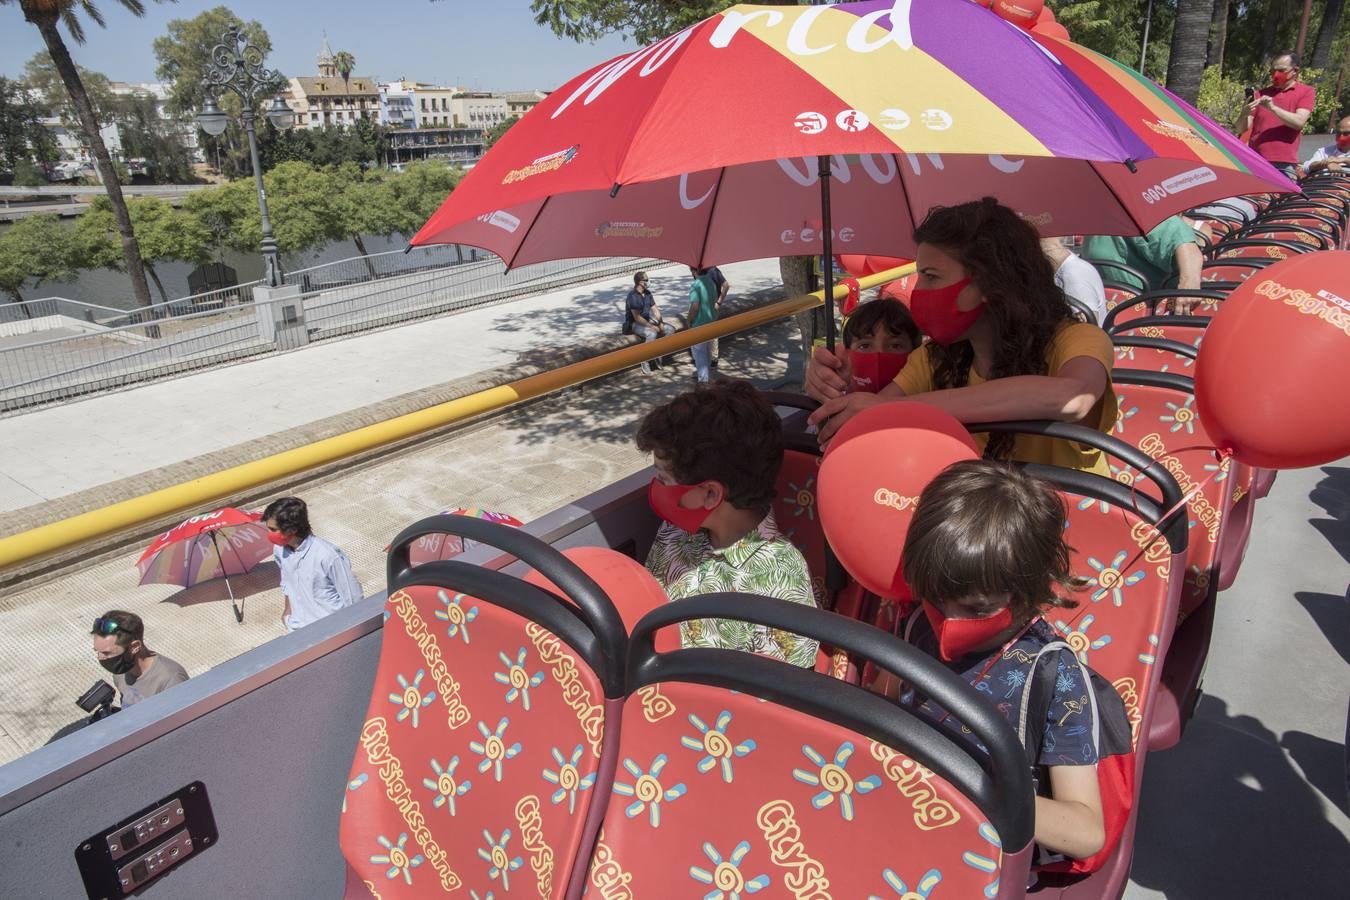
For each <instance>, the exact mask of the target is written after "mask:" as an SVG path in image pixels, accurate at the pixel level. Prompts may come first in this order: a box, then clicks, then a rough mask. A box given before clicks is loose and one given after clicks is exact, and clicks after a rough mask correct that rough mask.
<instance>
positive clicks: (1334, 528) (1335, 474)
mask: <svg viewBox="0 0 1350 900" xmlns="http://www.w3.org/2000/svg"><path fill="white" fill-rule="evenodd" d="M1322 472H1323V473H1325V474H1326V476H1327V477H1326V478H1323V479H1322V480H1321V481H1319V482H1318V483H1317V486H1316V487H1314V488H1313V489H1312V493H1310V494H1309V495H1308V498H1309V499H1310V500H1312V502H1314V503H1316V504H1317V505H1318V506H1320V507H1322V508H1323V509H1325V510H1326V511H1327V513H1328V515H1330V516H1331V518H1329V519H1309V520H1308V521H1309V523H1310V524H1311V525H1312V526H1313V527H1314V528H1316V529H1317V530H1318V531H1319V532H1320V533H1321V535H1322V536H1323V537H1324V538H1326V539H1327V542H1328V543H1330V544H1331V546H1332V547H1334V548H1336V552H1337V553H1339V554H1340V555H1341V557H1342V558H1343V559H1344V560H1345V561H1346V562H1350V469H1347V468H1345V467H1343V466H1324V467H1323V468H1322Z"/></svg>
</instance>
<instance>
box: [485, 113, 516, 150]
mask: <svg viewBox="0 0 1350 900" xmlns="http://www.w3.org/2000/svg"><path fill="white" fill-rule="evenodd" d="M519 121H520V116H512V117H511V118H509V119H506V120H505V121H502V122H498V123H497V124H496V125H493V126H492V127H491V128H489V129H488V131H487V134H485V135H483V151H484V152H486V151H488V150H489V149H491V148H492V145H493V144H495V143H497V142H498V141H500V140H501V139H502V135H504V134H506V132H508V131H510V130H511V126H512V125H514V124H516V123H517V122H519Z"/></svg>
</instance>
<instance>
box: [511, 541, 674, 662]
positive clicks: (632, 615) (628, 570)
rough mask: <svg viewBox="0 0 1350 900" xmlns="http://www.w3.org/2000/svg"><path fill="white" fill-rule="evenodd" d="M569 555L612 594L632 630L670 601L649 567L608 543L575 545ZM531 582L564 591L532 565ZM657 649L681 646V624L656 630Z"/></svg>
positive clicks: (560, 595) (611, 596)
mask: <svg viewBox="0 0 1350 900" xmlns="http://www.w3.org/2000/svg"><path fill="white" fill-rule="evenodd" d="M562 553H563V556H566V557H567V558H568V559H570V560H571V561H572V562H574V563H576V564H577V565H578V566H579V567H580V568H581V570H582V571H583V572H585V573H586V574H587V575H589V576H591V578H593V579H595V583H596V584H598V585H600V589H601V590H603V591H604V592H605V593H606V594H608V595H609V597H610V599H611V600H613V601H614V605H615V607H616V608H617V609H618V610H619V617H620V618H621V619H623V624H624V626H625V627H626V628H627V629H628V630H629V631H630V632H631V631H632V630H633V626H634V625H636V624H637V622H638V619H641V618H642V617H643V616H645V615H646V614H647V613H649V612H651V611H652V610H653V609H656V608H657V607H660V606H662V605H664V604H666V603H669V602H670V598H669V597H668V596H666V591H665V589H664V588H663V587H661V583H660V582H659V581H657V580H656V578H655V577H654V576H653V575H652V573H651V572H649V571H647V567H646V566H644V565H642V563H640V562H638V561H637V560H635V559H633V558H631V557H629V556H625V555H624V554H622V553H620V552H619V551H617V550H611V549H609V548H608V547H572V548H570V549H567V550H564V551H563V552H562ZM525 580H526V581H528V582H529V583H530V584H533V585H535V586H537V587H541V588H543V589H544V590H546V591H552V592H553V593H555V594H557V595H558V596H559V597H562V596H563V593H562V591H560V590H558V588H557V586H556V585H554V583H553V582H552V581H550V580H549V579H547V578H545V577H544V576H543V575H540V574H539V573H538V572H536V571H534V570H533V569H531V570H530V571H529V572H527V573H526V574H525ZM656 649H657V652H659V653H665V652H667V651H670V650H678V649H680V632H679V629H678V628H674V627H672V628H662V629H661V630H660V631H658V632H657V633H656Z"/></svg>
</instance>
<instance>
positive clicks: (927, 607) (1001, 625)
mask: <svg viewBox="0 0 1350 900" xmlns="http://www.w3.org/2000/svg"><path fill="white" fill-rule="evenodd" d="M923 612H924V615H926V616H927V617H928V624H929V625H931V626H933V633H934V634H935V635H937V639H938V654H939V655H940V656H941V657H942V661H943V662H951V661H952V660H954V659H960V658H961V657H963V656H965V655H966V654H967V653H970V652H972V651H974V650H977V649H979V648H980V647H983V646H984V645H986V644H988V643H989V642H990V641H992V640H993V639H994V638H996V637H998V636H999V635H1000V634H1002V633H1003V632H1005V631H1007V630H1008V629H1009V628H1011V627H1012V624H1013V614H1012V607H1011V606H1005V607H1003V608H1002V609H1000V610H999V611H998V612H996V613H994V614H993V615H992V616H985V617H983V618H979V619H949V618H947V617H946V616H944V615H943V614H942V612H941V611H940V610H939V609H938V608H937V607H936V606H934V605H933V604H931V603H929V602H928V601H927V600H925V601H923Z"/></svg>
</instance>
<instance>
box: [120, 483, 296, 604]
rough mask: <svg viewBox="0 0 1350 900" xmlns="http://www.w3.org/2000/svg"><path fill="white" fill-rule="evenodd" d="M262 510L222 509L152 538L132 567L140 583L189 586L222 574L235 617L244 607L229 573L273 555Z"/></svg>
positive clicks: (251, 565) (241, 573)
mask: <svg viewBox="0 0 1350 900" xmlns="http://www.w3.org/2000/svg"><path fill="white" fill-rule="evenodd" d="M261 519H262V514H261V513H256V512H245V511H244V510H240V509H235V508H233V507H226V508H224V509H218V510H216V511H215V512H209V513H204V514H203V515H200V516H193V517H192V518H190V519H188V520H187V521H186V522H183V523H182V524H180V525H176V526H174V527H173V528H170V529H169V530H168V531H166V532H164V533H163V534H161V535H160V536H159V537H157V538H155V539H154V540H153V541H152V542H151V543H150V546H149V547H146V548H145V552H144V553H142V554H141V558H140V559H138V560H137V561H136V568H137V569H138V570H139V571H140V573H141V581H140V583H141V584H177V585H181V586H182V587H191V586H192V585H194V584H200V583H201V582H203V581H210V580H211V579H213V578H224V579H225V589H226V590H227V591H229V593H230V604H231V605H232V606H233V607H234V617H235V620H236V621H239V622H242V621H244V611H243V609H241V608H240V606H239V604H238V603H236V602H235V599H234V589H233V588H232V587H230V576H231V575H243V574H244V573H245V572H249V571H252V570H253V569H254V568H255V567H256V566H258V564H260V563H262V562H265V561H266V560H268V559H271V558H272V544H271V542H270V541H268V540H267V526H266V525H264V524H263V523H262V521H261Z"/></svg>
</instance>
